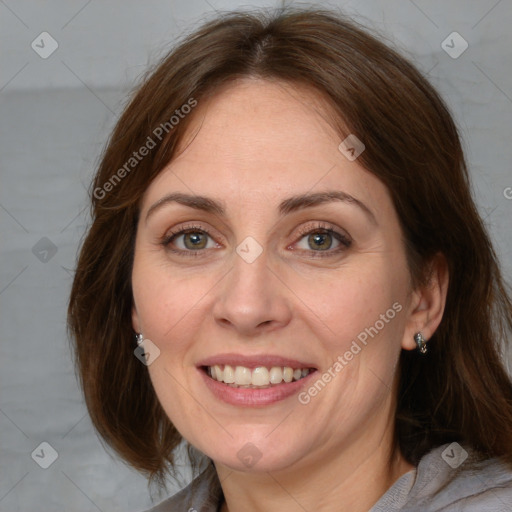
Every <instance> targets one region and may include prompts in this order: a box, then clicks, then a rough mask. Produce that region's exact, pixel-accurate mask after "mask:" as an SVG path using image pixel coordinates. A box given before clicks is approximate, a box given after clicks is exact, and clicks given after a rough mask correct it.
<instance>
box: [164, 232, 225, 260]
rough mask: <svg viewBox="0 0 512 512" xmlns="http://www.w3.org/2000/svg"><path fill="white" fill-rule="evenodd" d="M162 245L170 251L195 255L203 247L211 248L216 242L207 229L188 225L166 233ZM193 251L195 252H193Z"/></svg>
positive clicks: (215, 245)
mask: <svg viewBox="0 0 512 512" xmlns="http://www.w3.org/2000/svg"><path fill="white" fill-rule="evenodd" d="M161 243H162V245H163V246H164V247H165V248H166V249H168V250H169V251H171V252H175V253H181V254H187V253H188V254H187V255H191V256H192V255H193V256H196V255H197V253H198V252H199V251H201V250H203V249H212V248H214V247H217V244H216V243H215V242H214V240H213V239H212V238H211V236H210V234H209V233H208V231H206V230H205V229H204V228H199V227H196V226H188V227H184V228H183V229H179V230H177V231H171V232H170V233H167V234H166V235H165V237H164V239H163V240H162V241H161ZM194 253H195V254H194Z"/></svg>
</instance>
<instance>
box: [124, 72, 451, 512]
mask: <svg viewBox="0 0 512 512" xmlns="http://www.w3.org/2000/svg"><path fill="white" fill-rule="evenodd" d="M323 107H324V106H323V103H322V101H321V98H320V97H319V96H318V95H317V94H316V93H314V92H312V91H310V90H305V89H300V88H297V87H296V86H294V87H290V86H289V85H287V84H284V83H279V82H269V81H263V80H259V79H243V80H239V81H237V82H235V83H234V84H231V85H229V86H228V87H225V88H224V89H222V90H221V91H219V92H218V93H217V94H216V95H215V96H213V97H212V98H210V99H209V100H208V101H206V100H205V101H203V102H200V103H199V105H198V107H197V108H196V110H195V111H194V117H193V119H191V121H192V122H191V125H190V126H189V128H188V137H186V142H185V143H184V144H183V145H182V147H181V148H180V149H181V152H180V153H179V156H178V157H176V158H175V159H174V160H173V161H171V162H170V163H169V164H168V166H167V167H166V168H165V169H164V170H163V171H162V172H161V173H160V174H159V175H158V176H157V178H156V179H155V180H154V181H153V182H152V183H151V185H150V186H149V187H148V189H147V190H146V192H145V194H144V197H143V200H142V203H141V216H140V221H139V225H138V229H137V237H136V247H135V259H134V267H133V275H132V285H133V295H134V307H133V315H132V318H133V328H134V329H135V330H136V331H137V332H142V333H143V335H144V337H145V338H147V339H149V340H151V341H152V343H154V344H155V345H156V346H157V347H158V348H159V350H160V355H159V357H158V358H156V359H155V361H154V362H153V363H152V364H151V365H149V366H148V370H149V373H150V377H151V380H152V383H153V385H154V388H155V391H156V394H157V396H158V399H159V400H160V402H161V404H162V406H163V407H164V409H165V411H166V413H167V414H168V416H169V418H170V420H171V421H172V422H173V424H174V425H175V426H176V428H177V429H178V430H179V432H180V433H181V434H182V435H183V437H184V438H185V439H186V440H188V441H189V442H190V443H192V444H193V445H194V446H196V447H197V448H198V449H199V450H201V451H202V452H203V453H205V454H206V455H207V456H208V457H210V458H211V459H213V461H214V462H215V466H216V468H217V472H218V474H219V477H220V480H221V483H222V488H223V491H224V495H225V499H226V502H225V503H224V505H223V509H222V510H223V511H227V510H229V511H238V510H244V511H249V512H251V511H265V510H271V509H272V510H282V511H291V510H298V509H300V507H303V509H304V510H315V511H334V510H336V511H338V510H340V505H341V504H343V505H342V506H343V508H342V509H343V510H347V511H352V512H358V511H367V510H368V509H369V508H370V507H371V506H372V505H373V504H374V503H375V502H376V501H378V499H379V497H380V496H382V494H383V493H384V492H385V491H386V490H387V489H388V488H389V487H390V486H391V485H392V484H393V482H394V481H395V480H396V479H397V478H398V477H399V476H401V475H402V474H404V473H405V472H407V471H409V470H411V469H413V467H412V466H411V465H410V464H409V463H407V462H406V461H405V459H404V458H403V457H402V455H401V454H400V453H399V452H398V451H393V450H392V440H393V426H394V418H393V414H394V408H395V394H396V367H397V363H398V359H399V355H400V352H401V350H402V349H406V350H413V349H415V344H414V341H413V335H414V333H416V332H418V331H421V332H422V333H423V335H424V336H425V338H427V339H429V338H430V337H431V335H432V334H433V332H434V331H435V329H436V328H437V326H438V324H439V322H440V320H441V317H442V313H443V308H444V302H445V296H446V288H447V283H448V276H447V272H446V266H445V265H444V262H443V260H442V259H441V258H437V259H436V260H435V261H434V262H433V265H432V275H431V279H430V282H429V284H428V286H425V287H424V288H422V289H416V290H413V289H412V287H411V284H410V282H411V279H410V275H409V271H408V268H407V264H406V256H405V250H404V244H403V240H402V233H401V230H400V226H399V222H398V218H397V215H396V212H395V209H394V207H393V204H392V201H391V198H390V195H389V192H388V191H387V189H386V187H385V186H384V185H383V184H382V183H381V182H380V181H379V180H378V179H377V178H376V177H375V176H374V175H373V174H371V173H370V172H368V171H366V170H365V169H364V168H362V167H361V166H360V165H359V164H358V162H357V160H355V161H353V162H351V161H349V160H348V159H347V158H345V156H344V155H343V154H342V153H341V152H340V151H339V150H338V145H339V143H340V142H341V139H340V136H339V135H338V134H337V133H336V132H335V131H334V130H333V128H332V127H331V126H330V125H329V124H328V123H327V122H326V121H325V120H324V118H325V115H324V114H323V112H324V111H325V110H324V108H323ZM333 190H336V191H343V192H345V193H347V194H350V195H351V196H353V197H355V198H357V199H358V200H359V201H361V202H362V203H364V205H366V207H367V208H368V209H369V210H370V211H371V212H372V215H370V214H368V213H366V212H365V211H364V209H363V208H361V207H358V206H356V205H355V204H354V203H349V202H343V201H332V202H329V203H325V204H320V205H316V206H314V207H307V208H301V209H299V210H298V211H294V212H290V213H288V214H285V215H283V216H281V215H279V212H278V209H277V208H278V205H279V203H280V202H281V201H283V200H285V199H287V198H289V197H290V196H294V195H299V194H305V193H312V192H325V191H333ZM173 192H182V193H185V194H198V195H202V196H207V197H209V198H212V199H215V200H217V201H219V202H221V203H222V204H223V205H224V208H225V213H224V214H223V215H220V214H217V213H210V212H204V211H200V210H197V209H195V208H191V207H189V206H185V205H181V204H178V203H176V202H172V203H166V204H165V205H162V206H161V207H160V208H157V209H155V210H154V211H153V212H152V213H151V215H150V216H149V217H147V213H148V211H149V209H150V208H151V207H152V205H154V204H155V203H157V202H158V201H159V200H160V199H162V198H163V197H164V196H166V195H168V194H170V193H173ZM319 224H320V228H318V226H319ZM191 225H192V229H193V230H195V232H196V236H197V231H198V228H199V229H203V230H208V231H209V232H210V236H211V238H210V237H208V236H207V235H204V234H203V237H204V238H205V240H206V241H207V243H206V245H202V246H201V247H204V248H203V249H202V250H201V251H197V249H193V248H192V249H190V248H189V247H191V246H192V245H191V244H190V235H185V236H184V235H181V236H179V235H178V236H177V237H176V238H175V239H174V240H173V241H172V242H171V243H170V245H169V246H168V247H165V246H164V245H163V244H162V239H164V238H165V236H166V235H168V234H169V232H170V231H171V230H172V231H173V232H174V231H179V230H180V229H183V227H190V226H191ZM326 225H327V226H328V227H329V228H330V229H333V230H334V231H336V232H339V233H340V234H342V235H343V236H344V237H346V238H347V237H348V238H349V239H350V241H351V242H350V245H349V246H348V247H346V246H344V245H343V244H340V243H339V242H337V240H336V238H330V237H327V242H329V241H330V242H331V244H332V245H331V246H330V247H328V249H324V250H323V251H322V250H321V249H319V248H318V247H317V245H315V243H313V244H311V239H310V237H309V238H308V235H304V234H303V233H304V232H309V231H311V230H313V231H314V230H316V232H320V233H322V232H323V231H322V227H325V226H326ZM306 228H307V229H306ZM301 229H302V231H301ZM201 235H202V232H201V231H199V237H201ZM187 236H188V238H187ZM248 236H250V237H253V238H254V239H255V240H256V241H257V242H258V243H259V245H260V246H261V248H262V249H263V252H262V253H261V254H260V255H259V256H258V257H257V258H256V259H255V261H253V262H252V263H247V262H246V261H245V260H244V259H243V258H242V257H240V256H239V254H237V252H236V248H237V246H238V245H239V244H240V243H241V242H242V241H243V240H244V239H245V238H246V237H248ZM200 239H201V238H200ZM196 240H197V238H196ZM324 240H325V239H324ZM186 241H188V245H185V242H186ZM328 245H329V244H328V243H327V246H328ZM321 247H325V245H324V246H321ZM340 247H341V248H342V250H341V251H339V252H336V249H338V248H340ZM170 248H172V249H176V250H179V249H181V250H182V251H188V253H189V254H190V253H191V252H194V251H195V252H196V254H198V253H201V254H199V255H197V256H194V255H192V256H187V255H184V254H177V253H173V252H171V250H170ZM320 252H321V253H322V254H320V255H319V253H320ZM322 256H323V257H322ZM394 303H398V304H400V305H401V306H402V309H401V311H400V312H399V313H397V314H396V316H395V317H394V318H393V319H392V320H390V321H389V322H387V323H386V324H385V327H384V328H382V329H380V330H379V332H378V334H377V335H375V336H374V337H373V338H369V341H368V344H367V345H366V346H364V347H363V348H362V350H361V351H360V352H359V353H358V354H357V355H356V356H354V358H353V359H352V360H351V361H350V362H349V363H348V364H347V365H346V366H345V367H344V368H343V370H342V371H340V372H339V373H338V374H337V375H336V377H335V378H333V379H332V380H331V382H329V383H328V385H326V386H325V387H324V388H323V389H322V390H321V392H319V393H318V395H317V396H315V397H313V398H312V399H311V401H310V402H309V403H308V404H307V405H303V404H301V403H299V401H298V399H297V396H296V395H295V396H292V397H289V398H286V399H285V400H282V401H279V402H277V403H274V404H271V405H267V406H264V407H239V406H233V405H229V404H226V403H224V402H222V401H219V400H218V399H216V398H215V397H214V396H213V395H212V394H211V392H210V391H209V389H208V388H207V387H206V386H205V384H204V382H203V379H202V378H200V375H199V373H198V369H197V368H196V365H197V364H198V362H199V361H200V360H201V359H204V358H206V357H210V356H213V355H216V354H219V353H227V352H231V353H237V354H245V355H261V354H273V355H276V354H277V355H281V356H283V357H290V358H294V359H300V360H302V361H308V362H311V363H312V364H313V365H314V366H315V367H316V368H318V370H319V375H321V374H322V373H323V372H325V371H327V370H328V368H330V367H332V365H333V363H334V362H335V361H336V360H337V357H338V356H340V355H343V354H344V353H345V352H346V351H347V350H348V349H349V348H350V346H351V343H352V341H353V340H355V339H356V337H357V335H358V334H359V333H361V332H362V331H364V330H365V328H368V327H370V326H374V325H375V323H376V321H377V320H379V318H380V315H381V314H385V313H386V311H387V310H389V309H390V308H391V307H392V305H393V304H394ZM248 442H251V443H252V444H254V445H255V446H256V447H257V449H258V450H259V452H260V453H261V458H260V460H259V461H258V462H257V463H256V464H255V465H254V466H252V467H250V468H248V467H247V466H246V465H245V464H244V463H243V461H241V460H240V459H239V458H238V456H237V453H238V451H239V450H240V449H241V448H242V447H244V446H245V445H246V443H248Z"/></svg>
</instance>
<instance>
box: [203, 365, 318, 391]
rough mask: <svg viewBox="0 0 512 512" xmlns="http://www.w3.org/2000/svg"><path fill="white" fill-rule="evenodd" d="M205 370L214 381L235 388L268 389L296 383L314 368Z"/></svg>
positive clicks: (225, 366)
mask: <svg viewBox="0 0 512 512" xmlns="http://www.w3.org/2000/svg"><path fill="white" fill-rule="evenodd" d="M204 370H205V371H206V373H207V374H208V376H209V377H211V378H212V379H214V380H216V381H218V382H223V383H224V384H227V385H228V386H230V387H233V388H245V389H249V388H253V389H266V388H269V387H272V386H277V385H280V384H282V383H283V382H284V383H290V382H295V381H299V380H301V379H303V378H304V377H307V376H308V375H309V373H310V372H311V371H314V368H292V367H291V366H272V367H269V368H268V367H265V366H257V367H255V368H252V369H251V368H248V367H246V366H230V365H228V364H226V365H214V366H206V367H204Z"/></svg>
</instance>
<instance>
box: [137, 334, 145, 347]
mask: <svg viewBox="0 0 512 512" xmlns="http://www.w3.org/2000/svg"><path fill="white" fill-rule="evenodd" d="M135 341H136V342H137V345H139V346H140V345H142V343H143V342H144V336H143V335H142V333H141V332H138V333H137V334H136V335H135Z"/></svg>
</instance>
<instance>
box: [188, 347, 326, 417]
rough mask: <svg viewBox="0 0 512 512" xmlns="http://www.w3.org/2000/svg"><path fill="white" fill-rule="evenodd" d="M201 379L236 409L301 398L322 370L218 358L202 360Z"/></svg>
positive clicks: (276, 360)
mask: <svg viewBox="0 0 512 512" xmlns="http://www.w3.org/2000/svg"><path fill="white" fill-rule="evenodd" d="M197 369H198V370H199V374H200V376H202V380H203V382H204V384H205V385H206V387H207V388H208V389H209V390H210V392H211V393H212V395H213V397H215V398H217V399H219V400H220V401H222V402H224V403H227V404H230V405H235V406H242V407H243V406H248V407H257V406H267V405H270V404H273V403H276V402H279V401H281V400H284V399H286V398H289V397H293V396H294V395H297V394H298V393H299V392H300V391H301V390H302V389H303V387H304V386H306V385H307V383H308V382H309V381H310V380H311V379H312V378H314V374H315V373H316V372H317V371H318V369H317V368H315V367H314V366H313V365H311V364H310V363H307V362H304V361H297V360H293V359H287V358H282V357H276V356H270V355H260V356H250V357H245V356H240V355H235V354H224V355H218V356H215V357H212V358H209V359H207V360H204V361H201V362H200V363H199V365H198V366H197Z"/></svg>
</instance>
